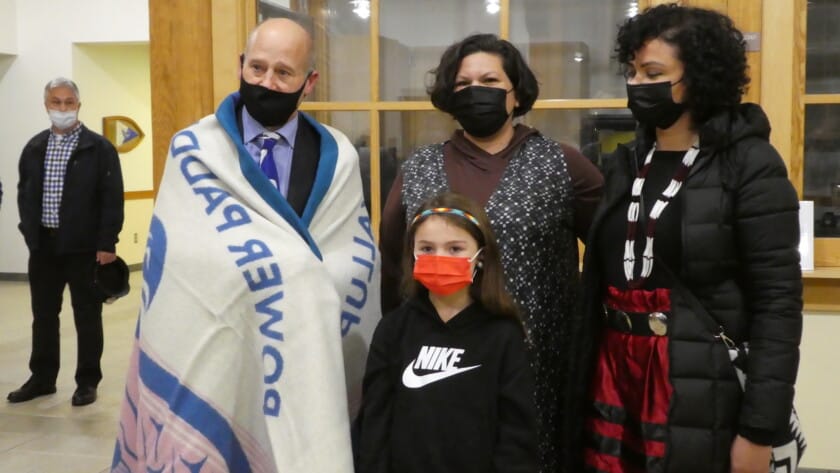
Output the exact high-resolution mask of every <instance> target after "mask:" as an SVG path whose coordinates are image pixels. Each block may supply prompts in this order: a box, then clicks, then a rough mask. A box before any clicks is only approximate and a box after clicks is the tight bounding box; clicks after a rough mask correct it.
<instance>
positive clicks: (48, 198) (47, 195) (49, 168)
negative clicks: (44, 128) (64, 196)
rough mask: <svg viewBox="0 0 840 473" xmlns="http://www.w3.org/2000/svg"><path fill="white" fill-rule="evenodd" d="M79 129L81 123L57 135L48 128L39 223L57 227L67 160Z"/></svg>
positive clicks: (71, 152)
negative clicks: (64, 133)
mask: <svg viewBox="0 0 840 473" xmlns="http://www.w3.org/2000/svg"><path fill="white" fill-rule="evenodd" d="M81 131H82V125H81V123H79V124H78V125H76V128H74V129H73V130H72V131H71V132H69V133H67V134H66V135H59V134H56V133H55V132H54V131H52V130H50V137H49V140H47V156H46V158H45V159H44V195H43V196H42V197H41V209H42V210H41V225H43V226H45V227H48V228H58V224H59V221H58V212H59V210H60V209H61V193H62V191H63V190H64V174H65V173H66V172H67V161H69V160H70V156H71V155H72V154H73V151H75V150H76V145H78V144H79V134H80V133H81Z"/></svg>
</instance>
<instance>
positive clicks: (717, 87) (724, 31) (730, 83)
mask: <svg viewBox="0 0 840 473" xmlns="http://www.w3.org/2000/svg"><path fill="white" fill-rule="evenodd" d="M656 38H658V39H661V40H662V41H664V42H666V43H668V44H670V45H671V46H674V47H676V49H677V55H678V59H679V60H680V61H681V62H682V63H683V65H684V66H685V75H684V76H683V77H684V78H685V83H686V95H685V99H684V102H685V104H686V107H687V108H688V110H689V111H690V112H691V116H692V118H693V119H694V122H695V123H697V124H702V123H704V122H706V120H708V119H709V118H711V117H712V116H713V115H715V114H717V113H720V112H723V111H728V110H732V109H734V108H736V107H737V106H738V104H740V103H741V97H742V96H743V95H744V92H745V91H746V89H747V84H749V82H750V78H749V76H748V75H747V57H746V52H745V43H744V36H743V35H742V34H741V32H740V31H738V29H737V28H735V24H734V23H733V22H732V20H731V19H730V18H729V17H727V16H726V15H723V14H721V13H718V12H716V11H713V10H706V9H702V8H692V7H682V6H679V5H676V4H666V5H659V6H656V7H653V8H649V9H647V10H645V11H644V12H643V13H641V14H639V15H637V16H635V17H633V18H629V19H628V20H627V21H625V22H624V24H623V25H621V27H620V28H619V30H618V38H617V40H616V48H615V52H616V53H617V58H618V61H619V63H620V64H621V65H622V67H623V68H626V66H627V64H629V63H630V61H632V60H633V58H634V57H635V55H636V52H637V51H638V50H639V49H641V48H642V46H644V45H645V43H647V42H648V41H650V40H651V39H656Z"/></svg>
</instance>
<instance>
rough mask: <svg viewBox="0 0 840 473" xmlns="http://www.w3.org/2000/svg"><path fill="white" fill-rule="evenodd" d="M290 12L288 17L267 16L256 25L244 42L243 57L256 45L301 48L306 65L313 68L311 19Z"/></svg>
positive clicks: (275, 47) (273, 47)
mask: <svg viewBox="0 0 840 473" xmlns="http://www.w3.org/2000/svg"><path fill="white" fill-rule="evenodd" d="M291 13H293V14H294V15H293V16H291V17H290V18H269V19H267V20H265V21H263V22H262V23H260V24H259V25H257V26H256V27H255V28H254V29H253V30H252V31H251V34H249V35H248V41H247V42H246V43H245V52H244V55H245V57H246V58H247V57H248V55H249V54H250V53H251V52H252V51H253V50H254V47H255V46H256V45H259V46H261V47H262V48H263V49H265V48H272V49H278V48H284V49H289V50H291V49H294V50H301V51H302V52H303V54H304V56H305V60H306V62H307V64H306V67H307V68H309V69H314V68H315V51H314V48H313V44H312V43H313V32H314V30H313V25H312V19H311V18H309V17H308V16H304V15H301V14H298V13H294V12H291Z"/></svg>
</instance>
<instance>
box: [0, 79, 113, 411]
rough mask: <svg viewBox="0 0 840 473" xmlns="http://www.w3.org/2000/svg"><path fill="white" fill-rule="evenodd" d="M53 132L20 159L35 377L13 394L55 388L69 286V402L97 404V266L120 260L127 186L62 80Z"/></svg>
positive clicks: (56, 83)
mask: <svg viewBox="0 0 840 473" xmlns="http://www.w3.org/2000/svg"><path fill="white" fill-rule="evenodd" d="M44 105H45V106H46V109H47V114H48V115H49V118H50V122H51V123H52V127H50V128H49V129H48V130H44V131H42V132H40V133H39V134H37V135H35V137H33V138H32V139H31V140H29V142H28V143H27V144H26V146H25V147H24V149H23V152H22V153H21V157H20V182H19V183H18V210H19V212H20V231H21V233H23V237H24V239H25V240H26V245H27V246H28V247H29V285H30V291H31V295H32V315H33V323H32V355H31V357H30V359H29V369H30V371H31V372H32V376H31V377H30V378H29V380H28V381H27V382H26V383H24V385H23V386H22V387H21V388H20V389H18V390H15V391H12V392H11V393H9V395H8V400H9V402H24V401H28V400H30V399H33V398H35V397H38V396H43V395H46V394H52V393H54V392H55V391H56V388H55V381H56V377H57V376H58V368H59V333H58V331H59V319H58V315H59V313H60V312H61V303H62V294H63V292H64V287H65V286H66V285H69V286H70V297H71V301H72V305H73V319H74V322H75V326H76V337H77V342H78V357H77V362H76V375H75V379H76V385H77V388H76V391H75V392H74V393H73V397H72V404H73V405H74V406H83V405H86V404H90V403H92V402H94V401H96V387H97V385H98V384H99V381H100V380H101V379H102V370H101V368H100V359H101V358H102V347H103V340H102V299H101V297H100V296H99V295H98V294H97V292H96V290H95V287H94V270H95V268H96V264H108V263H110V262H112V261H114V259H115V258H116V244H117V236H118V235H119V232H120V230H121V229H122V224H123V181H122V172H121V170H120V161H119V156H118V155H117V151H116V149H114V146H113V145H112V144H111V143H110V142H108V140H106V139H105V138H103V137H102V136H101V135H99V134H97V133H94V132H92V131H90V130H89V129H87V127H85V126H84V125H83V124H82V123H81V122H79V118H78V113H79V107H80V106H81V102H79V89H78V87H77V86H76V84H75V83H74V82H73V81H71V80H69V79H65V78H57V79H54V80H52V81H50V82H49V83H47V86H46V87H45V88H44Z"/></svg>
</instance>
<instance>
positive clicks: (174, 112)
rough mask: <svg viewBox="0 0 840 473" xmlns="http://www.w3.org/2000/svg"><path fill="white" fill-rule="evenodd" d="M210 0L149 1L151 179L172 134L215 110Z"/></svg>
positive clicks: (160, 170)
mask: <svg viewBox="0 0 840 473" xmlns="http://www.w3.org/2000/svg"><path fill="white" fill-rule="evenodd" d="M210 12H211V1H210V0H178V1H177V2H173V1H170V0H149V52H150V57H151V91H152V135H153V143H152V150H153V157H152V159H153V173H152V175H153V178H154V188H155V191H157V189H158V187H159V185H160V178H161V176H162V175H163V168H164V165H165V163H166V154H167V148H168V146H169V141H170V139H171V138H172V135H173V134H174V133H175V132H177V131H178V130H180V129H182V128H184V127H185V126H187V125H189V124H191V123H193V122H194V121H196V120H198V119H199V118H201V117H202V116H204V115H207V114H209V113H211V112H212V111H213V109H214V100H213V51H212V44H213V43H212V24H211V13H210Z"/></svg>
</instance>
